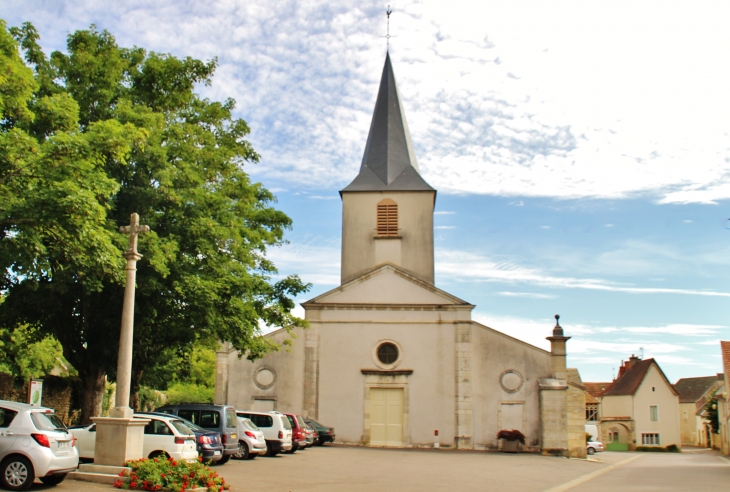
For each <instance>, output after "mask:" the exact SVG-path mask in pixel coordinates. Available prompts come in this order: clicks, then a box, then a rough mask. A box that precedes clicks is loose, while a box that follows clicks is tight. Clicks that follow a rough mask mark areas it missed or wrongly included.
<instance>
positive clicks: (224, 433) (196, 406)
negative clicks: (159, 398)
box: [156, 403, 238, 465]
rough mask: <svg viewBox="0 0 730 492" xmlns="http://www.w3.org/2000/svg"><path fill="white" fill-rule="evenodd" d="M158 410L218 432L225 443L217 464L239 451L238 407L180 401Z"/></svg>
mask: <svg viewBox="0 0 730 492" xmlns="http://www.w3.org/2000/svg"><path fill="white" fill-rule="evenodd" d="M156 411H157V412H162V413H167V414H172V415H177V416H178V417H181V418H183V419H186V420H189V421H191V422H192V423H194V424H195V425H198V426H200V427H202V428H203V429H205V430H209V431H214V432H218V433H219V434H220V436H221V444H223V457H222V458H221V459H220V460H218V461H217V464H220V465H222V464H224V463H227V462H228V460H230V459H231V456H233V455H234V454H236V453H237V452H238V419H237V418H236V409H235V408H233V407H232V406H230V405H213V404H210V403H178V404H176V405H165V406H162V407H160V408H158V409H157V410H156Z"/></svg>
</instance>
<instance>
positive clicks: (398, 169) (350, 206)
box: [216, 56, 585, 456]
mask: <svg viewBox="0 0 730 492" xmlns="http://www.w3.org/2000/svg"><path fill="white" fill-rule="evenodd" d="M340 195H341V198H342V210H343V214H342V266H341V285H340V286H339V287H337V288H335V289H333V290H331V291H329V292H326V293H324V294H322V295H320V296H318V297H316V298H314V299H312V300H310V301H307V302H305V303H303V304H302V306H303V307H304V309H305V313H306V315H305V316H306V319H307V320H308V321H309V324H310V328H309V329H308V330H305V331H303V332H300V333H297V334H296V338H295V339H294V340H293V345H292V347H291V348H290V350H288V351H280V352H276V353H272V354H269V355H267V356H266V357H264V358H262V359H260V360H257V361H255V362H250V361H248V360H246V359H245V358H244V359H239V357H238V354H237V352H236V351H234V350H231V349H230V347H229V346H227V345H226V344H223V345H222V346H221V349H220V350H219V352H218V354H217V369H216V402H217V403H227V404H231V405H233V406H235V407H236V408H238V409H241V410H244V409H250V410H264V411H268V410H281V411H287V412H294V413H299V414H302V415H304V416H308V417H311V418H313V419H316V420H318V421H320V422H322V423H324V424H326V425H329V426H333V427H334V428H335V430H336V435H337V441H340V442H348V443H360V444H365V445H370V446H405V447H408V446H421V447H425V446H428V447H432V446H434V445H435V444H438V445H439V446H440V447H456V448H460V449H497V448H498V447H499V445H500V443H499V441H498V440H497V438H496V435H497V433H498V432H499V431H500V430H501V429H518V430H520V431H522V433H523V434H524V435H525V436H526V440H525V447H527V448H528V449H532V450H542V451H543V452H545V453H553V454H561V455H572V456H585V435H584V423H585V399H584V398H583V399H582V400H581V395H583V394H584V393H583V391H582V389H581V388H582V387H581V386H580V378H579V377H577V371H574V370H572V372H573V377H569V375H568V369H567V368H566V350H565V347H566V342H567V340H568V338H569V337H566V336H564V334H563V330H562V328H561V327H560V325H559V323H557V324H556V326H555V328H554V330H553V331H552V336H550V337H548V339H549V340H550V341H551V345H552V349H551V352H547V351H545V350H542V349H540V348H538V347H535V346H532V345H530V344H527V343H525V342H522V341H520V340H517V339H515V338H512V337H510V336H508V335H506V334H504V333H501V332H499V331H496V330H493V329H491V328H489V327H487V326H484V325H481V324H479V323H477V322H475V321H473V320H472V319H471V311H472V310H473V309H474V305H472V304H470V303H468V302H466V301H464V300H461V299H459V298H457V297H455V296H453V295H451V294H449V293H447V292H444V291H443V290H440V289H439V288H437V287H436V286H435V278H434V241H433V212H434V205H435V200H436V190H434V189H433V188H432V187H431V186H430V185H429V184H428V183H426V181H425V180H424V179H423V178H422V177H421V175H420V174H419V172H418V164H417V161H416V156H415V153H414V151H413V145H412V143H411V138H410V133H409V130H408V125H407V122H406V120H405V113H404V111H403V107H402V105H401V101H400V97H399V94H398V89H397V86H396V81H395V77H394V74H393V69H392V66H391V62H390V57H389V56H387V57H386V61H385V67H384V69H383V75H382V79H381V84H380V89H379V93H378V97H377V101H376V105H375V111H374V114H373V120H372V123H371V127H370V134H369V136H368V140H367V144H366V147H365V153H364V156H363V161H362V164H361V167H360V172H359V174H358V175H357V177H356V178H355V179H354V180H353V181H352V183H350V184H349V185H348V186H347V187H345V188H344V189H343V190H342V191H341V192H340ZM556 318H557V317H556ZM266 336H268V337H271V338H272V339H273V340H274V341H276V342H278V343H281V342H283V341H284V339H286V338H287V337H288V334H287V333H286V331H285V330H279V331H276V332H273V333H270V334H268V335H266Z"/></svg>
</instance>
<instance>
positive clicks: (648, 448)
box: [636, 444, 680, 453]
mask: <svg viewBox="0 0 730 492" xmlns="http://www.w3.org/2000/svg"><path fill="white" fill-rule="evenodd" d="M636 450H637V451H644V452H648V453H679V452H680V449H679V448H678V447H677V445H676V444H670V445H669V446H666V447H664V448H663V447H661V446H636Z"/></svg>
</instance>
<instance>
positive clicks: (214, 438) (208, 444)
mask: <svg viewBox="0 0 730 492" xmlns="http://www.w3.org/2000/svg"><path fill="white" fill-rule="evenodd" d="M135 415H139V416H142V417H144V416H145V415H160V416H163V417H166V416H168V415H169V414H167V413H157V412H137V413H135ZM177 418H178V419H180V420H181V421H182V422H183V423H184V424H185V425H187V426H188V427H190V430H191V431H193V433H194V434H195V443H196V449H197V451H198V456H202V457H203V461H205V462H210V463H217V462H218V461H220V460H221V458H223V444H222V443H221V435H220V434H219V433H217V432H215V431H209V430H206V429H203V428H202V427H200V426H199V425H196V424H194V423H192V422H190V421H189V420H186V419H184V418H182V417H177Z"/></svg>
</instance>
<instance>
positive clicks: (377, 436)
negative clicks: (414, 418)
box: [370, 388, 403, 447]
mask: <svg viewBox="0 0 730 492" xmlns="http://www.w3.org/2000/svg"><path fill="white" fill-rule="evenodd" d="M370 445H371V446H396V447H397V446H403V388H371V389H370Z"/></svg>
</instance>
